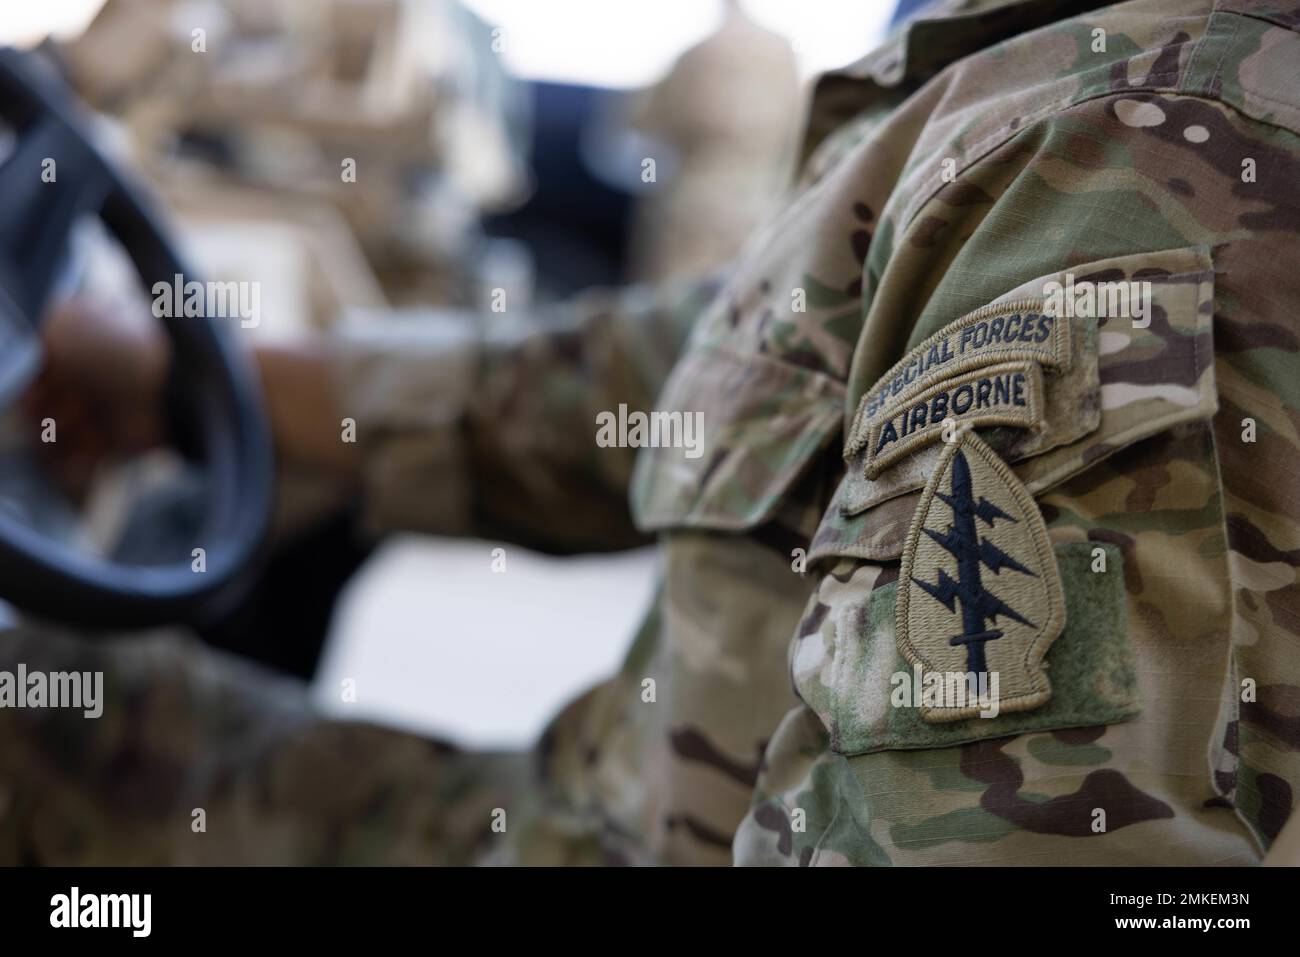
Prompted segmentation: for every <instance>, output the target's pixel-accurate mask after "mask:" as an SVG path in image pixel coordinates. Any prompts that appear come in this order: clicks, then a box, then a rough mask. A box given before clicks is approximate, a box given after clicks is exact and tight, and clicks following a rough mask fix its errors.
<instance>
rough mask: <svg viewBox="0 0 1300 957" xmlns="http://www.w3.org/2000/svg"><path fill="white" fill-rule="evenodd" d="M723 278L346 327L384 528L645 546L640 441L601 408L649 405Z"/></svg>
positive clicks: (369, 479)
mask: <svg viewBox="0 0 1300 957" xmlns="http://www.w3.org/2000/svg"><path fill="white" fill-rule="evenodd" d="M718 284H719V280H717V279H716V278H714V279H707V280H701V281H695V282H692V283H684V284H675V285H669V286H659V287H631V288H628V289H624V290H618V291H600V292H591V293H587V294H584V295H582V296H579V297H578V298H576V299H574V300H571V301H568V302H565V303H563V304H560V305H557V306H554V307H551V308H548V309H545V310H540V311H538V312H536V313H534V314H532V315H529V316H527V317H525V318H524V319H522V320H521V319H519V318H516V317H511V316H509V314H508V313H507V314H502V315H487V316H483V317H477V316H466V315H456V314H447V315H437V316H433V317H427V316H426V317H424V320H423V321H418V322H417V321H412V320H406V321H386V322H383V323H379V324H369V325H363V326H357V327H345V328H344V330H343V331H341V332H340V334H339V336H338V340H337V343H336V348H335V350H334V358H333V363H334V373H335V378H336V382H337V388H338V392H339V396H340V405H341V408H342V410H343V415H344V416H345V417H346V418H351V419H353V420H355V423H356V441H357V444H358V447H359V449H360V452H361V459H362V463H363V464H362V484H363V492H362V495H363V508H364V513H365V516H366V522H367V525H368V526H369V528H370V529H371V530H372V531H375V532H383V531H390V530H396V529H410V530H418V531H427V532H432V533H435V534H448V535H479V536H482V537H487V538H501V539H506V540H510V541H514V542H517V543H519V544H523V545H527V546H529V547H532V548H537V549H540V550H543V551H549V552H561V553H563V552H576V551H599V550H610V549H616V548H623V547H629V546H632V545H635V544H638V543H640V542H641V541H642V540H643V539H642V536H641V535H640V534H639V533H638V532H637V530H636V529H635V527H634V526H633V524H632V520H631V517H630V514H629V510H628V501H627V499H628V495H627V493H628V485H629V482H630V480H631V474H632V466H633V462H634V460H635V454H636V450H635V449H632V448H607V447H600V446H599V445H598V444H597V442H596V432H597V422H596V416H597V414H598V413H600V412H603V411H608V412H613V413H614V414H615V415H617V414H618V409H619V406H620V405H626V406H627V408H628V409H630V410H635V409H641V410H645V411H649V410H650V409H651V408H652V406H653V403H654V401H655V398H656V397H657V395H658V393H659V390H660V388H661V386H662V385H663V382H664V379H665V378H666V377H667V374H668V372H669V370H670V369H671V368H672V365H673V363H674V361H675V360H676V357H677V354H678V352H679V351H680V349H681V347H682V345H683V342H684V340H685V338H686V335H687V333H688V332H689V329H690V327H691V325H692V323H693V320H694V318H695V316H696V315H698V313H699V312H700V311H701V310H702V309H703V307H704V306H705V305H706V304H707V303H708V301H709V299H710V298H711V297H712V295H713V293H714V292H715V291H716V289H717V287H718Z"/></svg>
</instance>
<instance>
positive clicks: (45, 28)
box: [0, 0, 104, 46]
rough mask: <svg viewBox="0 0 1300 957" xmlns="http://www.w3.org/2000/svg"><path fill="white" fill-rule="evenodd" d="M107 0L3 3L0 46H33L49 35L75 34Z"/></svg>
mask: <svg viewBox="0 0 1300 957" xmlns="http://www.w3.org/2000/svg"><path fill="white" fill-rule="evenodd" d="M103 5H104V0H41V2H39V3H21V2H17V0H9V2H6V3H3V4H0V44H8V45H16V46H30V45H31V44H33V43H38V42H40V41H41V40H43V39H44V38H45V37H46V36H48V35H50V34H54V35H55V36H56V37H66V36H71V35H75V34H76V33H78V32H79V31H81V30H84V29H85V28H86V24H88V23H89V22H90V21H91V20H92V19H94V17H95V14H96V13H97V12H98V11H99V8H100V7H102V6H103Z"/></svg>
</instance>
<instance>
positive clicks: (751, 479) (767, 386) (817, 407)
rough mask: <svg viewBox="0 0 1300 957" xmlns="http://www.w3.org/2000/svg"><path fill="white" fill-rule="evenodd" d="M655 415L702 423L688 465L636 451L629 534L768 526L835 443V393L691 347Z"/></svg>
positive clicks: (773, 365) (779, 370) (828, 382)
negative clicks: (634, 529)
mask: <svg viewBox="0 0 1300 957" xmlns="http://www.w3.org/2000/svg"><path fill="white" fill-rule="evenodd" d="M659 405H660V407H661V408H663V409H666V410H670V411H681V412H699V413H701V433H702V440H701V443H700V447H699V450H698V454H694V456H693V457H688V456H687V455H685V454H684V452H685V450H683V449H678V448H647V449H644V450H643V451H642V453H641V455H640V456H639V458H638V460H637V465H636V473H635V475H634V476H633V482H632V514H633V517H634V518H635V520H636V522H637V525H638V527H640V528H642V529H644V530H647V531H654V530H660V529H665V528H671V527H685V528H708V529H718V530H732V531H735V530H741V529H746V528H752V527H754V526H756V525H759V524H762V523H763V522H765V521H767V520H768V519H770V518H771V517H772V516H773V515H774V514H775V513H776V511H777V509H778V507H779V506H780V504H781V501H782V498H783V497H784V495H785V494H786V492H788V491H789V489H790V488H791V486H792V485H793V484H794V483H795V482H796V481H797V480H798V479H799V478H800V476H801V475H802V474H803V473H804V471H805V468H806V467H807V465H808V463H809V462H810V461H811V460H812V459H813V458H815V457H816V456H817V454H818V453H819V452H821V451H822V450H823V449H824V448H825V447H826V445H827V444H828V443H829V442H830V441H831V439H832V438H833V437H834V436H836V435H837V434H838V433H839V430H840V425H841V418H842V416H843V410H844V388H843V386H842V385H841V384H840V383H838V382H836V381H835V380H833V379H831V378H829V377H828V376H825V375H823V374H821V373H818V372H814V371H812V370H809V369H803V368H800V367H799V366H795V365H792V364H790V363H788V362H781V361H778V360H775V359H770V358H768V357H766V356H762V355H738V354H736V353H734V352H732V351H730V350H728V349H725V348H722V347H719V346H714V345H698V346H696V347H694V348H693V349H692V350H691V351H690V352H689V353H688V354H687V355H686V356H685V357H684V358H683V359H682V361H681V362H679V363H678V365H677V367H676V368H675V369H674V370H673V374H672V376H671V377H670V378H669V380H668V384H667V386H666V387H665V389H664V393H663V396H662V397H661V398H660V400H659ZM811 530H812V523H811V522H809V528H808V531H809V532H811Z"/></svg>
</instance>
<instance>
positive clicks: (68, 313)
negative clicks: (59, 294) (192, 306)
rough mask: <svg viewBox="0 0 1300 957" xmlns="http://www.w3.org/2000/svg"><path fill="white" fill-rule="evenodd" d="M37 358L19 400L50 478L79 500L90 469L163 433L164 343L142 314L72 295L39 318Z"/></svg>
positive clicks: (135, 450) (154, 325)
mask: <svg viewBox="0 0 1300 957" xmlns="http://www.w3.org/2000/svg"><path fill="white" fill-rule="evenodd" d="M41 332H42V338H43V340H44V346H45V357H44V364H43V366H42V368H41V371H40V373H39V374H38V376H37V378H36V380H35V381H34V382H33V383H32V385H31V386H30V387H29V388H28V390H27V393H26V394H25V395H24V396H23V399H22V405H21V408H22V411H23V413H24V414H25V416H26V417H27V418H28V419H29V421H30V422H31V424H32V427H33V428H34V429H35V430H37V434H42V433H44V434H46V435H47V436H48V435H49V434H51V432H50V426H51V425H52V426H53V431H52V435H53V437H54V441H49V440H48V438H47V439H46V441H42V442H39V443H37V447H38V449H39V450H40V454H41V456H42V458H43V459H44V461H45V464H46V467H47V468H48V470H49V474H50V477H51V478H52V479H53V480H54V481H55V482H56V483H57V484H58V485H59V486H60V487H61V488H62V489H63V490H64V491H65V492H67V493H68V494H69V495H72V496H73V497H74V498H76V499H81V498H82V497H83V496H84V495H85V493H86V491H87V489H88V488H89V485H90V481H91V479H92V478H93V476H94V473H95V470H96V469H97V468H98V467H99V466H100V465H101V463H103V462H105V461H106V460H109V459H111V458H114V457H119V456H125V455H131V454H135V453H138V452H142V451H144V450H146V449H149V448H152V447H154V446H156V445H158V444H161V443H162V441H163V440H164V437H165V427H164V424H163V409H162V394H163V387H164V382H165V379H166V375H167V366H168V362H169V355H170V348H171V347H170V343H169V341H168V339H167V337H166V334H165V333H164V332H163V330H162V329H161V328H159V326H158V324H157V323H156V321H155V320H154V319H153V318H152V317H151V316H150V315H148V314H147V313H141V314H135V313H133V312H130V311H125V310H119V309H111V308H107V307H105V306H102V305H99V304H96V303H93V302H90V301H87V300H83V299H73V300H69V301H67V302H64V303H62V304H60V305H59V306H58V307H56V308H55V309H54V310H53V311H52V312H51V314H50V315H49V316H47V317H46V320H45V322H44V325H43V326H42V329H41Z"/></svg>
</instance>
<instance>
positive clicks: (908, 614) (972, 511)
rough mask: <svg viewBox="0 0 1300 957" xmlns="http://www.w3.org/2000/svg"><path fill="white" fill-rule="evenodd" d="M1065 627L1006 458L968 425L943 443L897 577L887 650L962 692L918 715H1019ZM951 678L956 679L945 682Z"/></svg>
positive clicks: (1034, 697) (1030, 516) (1025, 498)
mask: <svg viewBox="0 0 1300 957" xmlns="http://www.w3.org/2000/svg"><path fill="white" fill-rule="evenodd" d="M1064 627H1065V596H1064V592H1063V590H1062V587H1061V577H1060V572H1059V571H1058V569H1057V566H1056V559H1055V557H1054V555H1053V553H1052V546H1051V542H1050V541H1049V540H1048V537H1047V527H1046V525H1044V524H1043V519H1042V515H1041V514H1040V513H1039V511H1038V506H1037V505H1036V504H1035V503H1034V500H1033V497H1032V496H1031V495H1030V494H1029V492H1028V491H1027V490H1026V489H1025V487H1024V486H1023V485H1022V484H1021V483H1020V481H1019V479H1017V478H1016V476H1015V475H1014V474H1013V473H1012V471H1011V469H1010V468H1009V467H1008V466H1007V464H1006V463H1005V462H1004V461H1003V460H1002V459H1001V458H1000V457H999V456H998V455H997V453H995V452H994V451H993V450H992V449H991V448H989V447H988V445H986V444H985V443H984V442H983V441H982V440H981V439H980V438H979V437H978V436H976V435H975V434H974V432H972V431H971V430H970V429H969V428H964V429H962V430H961V431H960V432H959V434H958V435H957V436H956V437H955V438H954V440H953V441H952V442H951V443H949V444H948V446H947V448H945V449H944V452H943V455H942V457H941V459H940V461H939V463H938V467H937V468H936V469H935V470H934V473H933V474H932V475H931V477H930V480H929V482H928V483H927V484H926V486H925V490H924V491H923V492H922V494H921V500H920V503H919V504H918V505H917V507H916V512H915V514H914V516H913V518H912V525H911V528H910V529H909V531H908V536H907V543H906V546H905V548H904V551H903V562H902V569H901V571H900V573H899V583H898V604H897V620H896V624H895V628H896V632H895V634H896V640H897V643H898V650H899V652H900V653H901V654H902V655H903V657H904V658H906V659H907V661H908V662H909V663H910V664H912V665H913V666H916V667H919V668H920V669H921V671H922V674H923V675H925V674H926V673H937V675H938V676H939V677H940V679H941V680H942V681H943V682H944V684H945V686H949V687H952V686H961V687H965V686H967V684H969V685H977V686H978V687H979V688H980V689H981V690H980V694H979V695H978V699H979V700H978V703H977V702H976V701H973V700H971V698H969V697H966V696H956V697H955V698H954V700H948V699H944V700H943V701H942V702H941V703H939V704H937V706H933V707H931V706H923V707H922V709H921V716H922V717H923V718H924V719H925V720H926V721H934V722H941V721H959V720H962V719H965V718H971V717H975V716H977V715H978V714H980V713H981V712H982V711H983V710H984V709H986V708H987V707H988V706H989V704H990V703H996V709H997V710H998V711H1027V710H1029V709H1031V708H1036V707H1038V706H1039V705H1041V704H1043V703H1044V702H1046V701H1047V700H1048V699H1049V698H1050V697H1051V694H1052V686H1051V682H1050V681H1049V680H1048V678H1047V672H1046V669H1045V667H1044V664H1043V659H1044V657H1045V656H1046V654H1047V649H1048V648H1049V647H1050V646H1051V644H1052V642H1053V641H1054V640H1056V638H1057V636H1058V635H1060V634H1061V631H1062V630H1063V629H1064ZM950 678H955V679H957V680H956V681H952V680H949V679H950Z"/></svg>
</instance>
